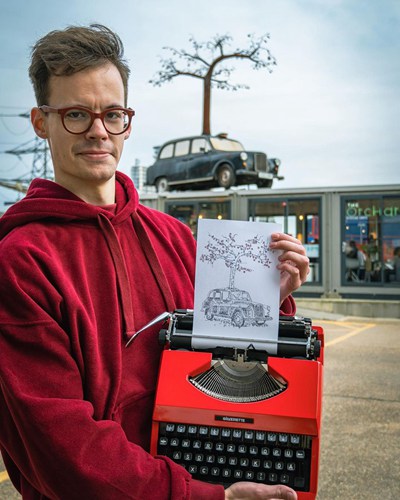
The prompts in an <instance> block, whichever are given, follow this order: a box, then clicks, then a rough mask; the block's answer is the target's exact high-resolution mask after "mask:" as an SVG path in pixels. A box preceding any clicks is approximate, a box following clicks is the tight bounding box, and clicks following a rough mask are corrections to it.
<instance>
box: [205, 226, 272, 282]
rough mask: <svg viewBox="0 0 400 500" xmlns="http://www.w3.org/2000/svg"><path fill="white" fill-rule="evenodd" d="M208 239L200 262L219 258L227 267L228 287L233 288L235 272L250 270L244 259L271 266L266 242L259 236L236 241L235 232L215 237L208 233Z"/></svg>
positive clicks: (209, 261)
mask: <svg viewBox="0 0 400 500" xmlns="http://www.w3.org/2000/svg"><path fill="white" fill-rule="evenodd" d="M209 236H210V239H209V241H208V243H207V245H205V247H204V249H205V253H203V254H202V255H201V256H200V261H201V262H207V263H209V264H214V262H215V261H217V260H219V259H221V260H223V261H224V263H225V265H226V267H228V268H229V270H230V273H229V288H231V289H232V288H235V276H236V272H237V271H239V272H242V273H249V272H252V271H253V269H251V268H250V267H248V266H245V264H244V261H245V260H246V259H250V260H251V261H253V262H257V263H259V264H261V265H262V266H264V267H267V268H269V267H270V266H271V260H270V259H269V257H268V254H269V248H268V243H267V242H266V241H265V240H264V238H262V237H261V236H254V237H252V238H249V239H248V240H246V241H245V242H244V243H238V242H237V241H236V239H237V234H232V233H229V234H228V236H221V237H217V236H215V235H213V234H210V235H209Z"/></svg>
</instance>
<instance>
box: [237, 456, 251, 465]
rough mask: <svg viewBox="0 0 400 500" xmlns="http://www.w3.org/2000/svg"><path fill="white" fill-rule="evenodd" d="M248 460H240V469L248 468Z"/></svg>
mask: <svg viewBox="0 0 400 500" xmlns="http://www.w3.org/2000/svg"><path fill="white" fill-rule="evenodd" d="M249 462H250V461H249V459H248V458H241V459H240V461H239V464H240V467H248V466H249Z"/></svg>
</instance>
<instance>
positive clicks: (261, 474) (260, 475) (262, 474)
mask: <svg viewBox="0 0 400 500" xmlns="http://www.w3.org/2000/svg"><path fill="white" fill-rule="evenodd" d="M265 477H266V476H265V472H257V476H256V479H257V481H265Z"/></svg>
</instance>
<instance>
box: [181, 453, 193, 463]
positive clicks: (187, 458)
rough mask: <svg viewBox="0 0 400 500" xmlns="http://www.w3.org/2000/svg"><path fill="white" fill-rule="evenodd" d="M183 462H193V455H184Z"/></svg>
mask: <svg viewBox="0 0 400 500" xmlns="http://www.w3.org/2000/svg"><path fill="white" fill-rule="evenodd" d="M183 460H185V462H191V461H192V460H193V453H184V454H183Z"/></svg>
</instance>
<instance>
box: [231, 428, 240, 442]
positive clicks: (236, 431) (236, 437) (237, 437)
mask: <svg viewBox="0 0 400 500" xmlns="http://www.w3.org/2000/svg"><path fill="white" fill-rule="evenodd" d="M232 437H233V439H234V440H235V441H239V440H241V439H242V430H241V429H233V433H232Z"/></svg>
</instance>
